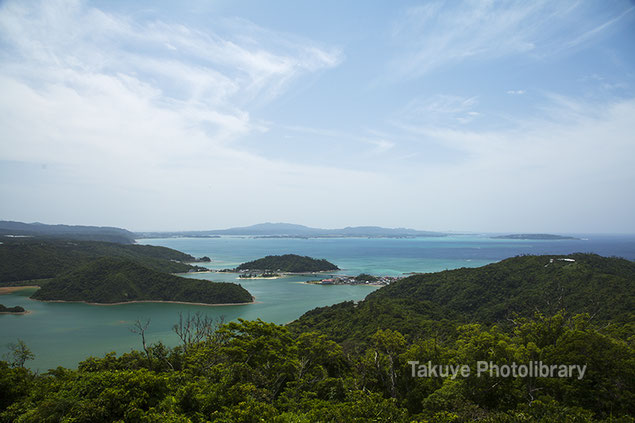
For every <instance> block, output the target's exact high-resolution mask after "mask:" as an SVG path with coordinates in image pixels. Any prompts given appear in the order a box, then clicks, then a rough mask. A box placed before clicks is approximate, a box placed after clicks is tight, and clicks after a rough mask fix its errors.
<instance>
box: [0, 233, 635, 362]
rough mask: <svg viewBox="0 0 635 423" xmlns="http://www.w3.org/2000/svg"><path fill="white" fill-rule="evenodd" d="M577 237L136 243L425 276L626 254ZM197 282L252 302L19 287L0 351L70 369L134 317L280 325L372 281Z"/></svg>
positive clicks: (125, 332) (355, 296) (107, 344)
mask: <svg viewBox="0 0 635 423" xmlns="http://www.w3.org/2000/svg"><path fill="white" fill-rule="evenodd" d="M581 237H582V238H585V239H584V240H562V241H522V240H493V239H489V238H486V237H479V236H453V237H446V238H416V239H364V238H340V239H253V238H240V237H223V238H211V239H204V238H169V239H144V240H140V241H139V242H140V243H144V244H151V245H162V246H166V247H170V248H175V249H177V250H180V251H184V252H186V253H189V254H192V255H194V256H203V255H207V256H209V257H211V258H212V260H213V261H212V263H209V264H208V265H207V267H209V268H210V269H222V268H229V267H235V266H236V265H237V264H239V263H242V262H244V261H248V260H253V259H256V258H259V257H262V256H265V255H268V254H284V253H295V254H302V255H309V256H313V257H318V258H326V259H328V260H329V261H332V262H333V263H335V264H337V265H338V266H339V267H340V268H341V269H343V270H342V271H340V272H339V273H340V274H358V273H362V272H366V273H372V274H376V275H392V276H397V275H400V274H403V273H405V272H434V271H439V270H444V269H454V268H458V267H476V266H482V265H484V264H487V263H491V262H495V261H499V260H501V259H504V258H507V257H511V256H515V255H518V254H566V253H572V252H595V253H598V254H601V255H605V256H612V255H615V256H620V257H625V258H628V259H631V260H635V236H598V235H582V236H581ZM189 277H195V278H200V279H208V280H216V281H232V282H239V283H241V284H242V285H243V286H244V287H245V288H246V289H247V290H248V291H249V292H251V293H252V295H254V296H256V298H257V301H258V302H257V303H256V304H251V305H244V306H223V307H205V306H193V305H182V304H149V303H145V304H126V305H118V306H90V305H85V304H63V303H41V302H38V301H33V300H30V299H29V298H28V296H29V295H31V293H32V292H33V290H29V289H25V290H22V291H19V292H14V293H12V294H8V295H2V296H0V303H2V304H5V305H7V306H14V305H21V306H23V307H25V308H26V309H28V310H30V311H31V314H28V315H24V316H16V315H0V351H1V354H4V352H5V351H6V348H5V346H6V344H8V343H9V342H15V341H16V340H17V339H18V338H20V339H23V340H24V341H25V342H26V343H27V344H28V345H29V347H30V348H31V349H32V350H33V352H34V353H35V354H36V359H35V360H34V361H33V362H31V367H33V368H34V369H39V370H46V369H48V368H53V367H56V366H58V365H62V366H66V367H74V366H76V365H77V362H78V361H80V360H81V359H83V358H85V357H87V356H89V355H98V356H99V355H103V354H104V353H106V352H109V351H116V352H118V353H122V352H126V351H129V350H130V349H132V348H140V342H139V339H138V337H137V336H136V335H134V334H132V333H131V332H130V330H129V329H130V327H131V326H132V324H133V323H134V321H135V320H137V319H141V320H145V319H148V318H149V319H150V320H151V323H150V327H149V330H148V333H149V338H150V341H151V342H152V341H156V340H159V339H160V340H162V341H164V342H166V343H167V344H170V345H175V344H176V341H177V340H176V337H175V336H174V335H173V333H172V332H171V327H172V325H173V324H174V323H175V322H176V321H177V320H178V314H179V312H183V313H187V312H196V311H203V312H205V313H207V314H209V315H210V316H221V315H223V316H225V318H226V320H232V319H236V318H238V317H241V318H244V319H257V318H261V319H263V320H266V321H271V322H276V323H287V322H289V321H292V320H294V319H296V318H298V317H299V316H301V315H302V314H303V313H304V312H306V311H308V310H311V309H313V308H315V307H320V306H325V305H330V304H334V303H337V302H341V301H347V300H360V299H363V298H364V297H365V296H366V295H367V294H368V293H370V292H371V291H373V290H374V289H376V288H374V287H369V286H319V285H307V284H302V283H301V282H302V281H304V280H308V279H311V278H310V277H300V276H294V277H289V278H283V279H268V280H239V279H238V278H237V275H235V274H226V273H203V274H196V275H189Z"/></svg>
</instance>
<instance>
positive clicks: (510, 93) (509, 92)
mask: <svg viewBox="0 0 635 423" xmlns="http://www.w3.org/2000/svg"><path fill="white" fill-rule="evenodd" d="M506 92H507V94H509V95H523V94H525V90H507V91H506Z"/></svg>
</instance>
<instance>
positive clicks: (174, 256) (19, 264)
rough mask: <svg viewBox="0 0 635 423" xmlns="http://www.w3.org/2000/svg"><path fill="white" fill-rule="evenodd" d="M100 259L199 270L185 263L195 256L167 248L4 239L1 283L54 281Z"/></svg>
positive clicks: (171, 270) (159, 268)
mask: <svg viewBox="0 0 635 423" xmlns="http://www.w3.org/2000/svg"><path fill="white" fill-rule="evenodd" d="M102 257H114V258H121V259H127V260H132V261H135V262H137V263H140V264H142V265H143V266H145V267H149V268H151V269H153V270H156V271H160V272H168V273H182V272H188V271H190V270H197V269H199V268H198V267H196V266H192V265H189V264H186V263H189V262H194V261H195V260H196V259H195V258H194V257H192V256H191V255H189V254H185V253H182V252H180V251H176V250H173V249H170V248H166V247H156V246H152V245H122V244H116V243H111V242H97V241H77V240H52V239H49V240H40V239H29V238H21V239H9V240H6V239H5V240H4V241H2V244H0V283H2V282H12V281H24V280H34V279H46V278H53V277H55V276H58V275H60V274H62V273H64V272H68V271H70V270H72V269H76V268H78V267H81V266H83V265H85V264H87V263H89V262H91V261H93V260H95V259H98V258H102ZM200 270H205V269H203V268H200Z"/></svg>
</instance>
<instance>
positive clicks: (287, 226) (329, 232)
mask: <svg viewBox="0 0 635 423" xmlns="http://www.w3.org/2000/svg"><path fill="white" fill-rule="evenodd" d="M137 235H139V236H140V237H144V238H150V237H155V236H177V237H178V236H193V237H204V236H218V235H245V236H266V237H312V238H318V237H378V238H381V237H412V236H434V237H437V236H446V234H444V233H441V232H430V231H418V230H415V229H408V228H382V227H379V226H347V227H346V228H342V229H322V228H311V227H309V226H304V225H296V224H292V223H270V222H267V223H259V224H257V225H251V226H242V227H236V228H229V229H217V230H209V231H183V232H144V233H140V234H137Z"/></svg>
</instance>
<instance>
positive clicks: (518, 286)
mask: <svg viewBox="0 0 635 423" xmlns="http://www.w3.org/2000/svg"><path fill="white" fill-rule="evenodd" d="M562 258H567V259H572V260H575V261H574V262H569V261H563V260H560V259H562ZM634 283H635V263H633V262H631V261H628V260H624V259H619V258H605V257H600V256H597V255H594V254H572V255H569V256H521V257H515V258H511V259H507V260H503V261H501V262H499V263H494V264H490V265H487V266H483V267H480V268H475V269H472V268H463V269H456V270H449V271H444V272H438V273H429V274H421V275H415V276H411V277H408V278H404V279H401V280H399V281H397V282H395V283H392V284H390V285H388V286H385V287H382V288H381V289H378V290H377V291H375V292H373V293H371V294H370V295H368V296H367V297H366V299H365V300H364V301H362V302H360V303H359V304H353V303H352V302H348V303H341V304H336V305H334V306H331V307H322V308H318V309H315V310H311V311H309V312H307V313H306V314H305V315H304V316H302V317H301V318H300V319H298V320H297V321H296V322H294V323H292V325H291V327H292V329H293V330H296V331H303V330H317V331H320V332H322V333H325V334H327V335H328V336H329V337H331V338H333V339H335V340H336V341H340V342H344V341H346V340H348V341H351V340H352V341H354V342H355V343H362V344H367V342H368V339H369V337H370V336H371V335H372V334H373V333H374V332H375V331H377V330H378V329H387V328H390V329H395V330H399V331H400V332H401V333H403V334H405V335H408V336H409V337H410V338H411V339H414V338H417V337H422V336H433V335H434V334H435V333H444V334H447V335H448V336H451V335H452V330H451V329H450V328H449V327H448V326H452V325H448V324H447V323H448V320H449V321H461V322H470V321H478V322H483V323H488V324H491V323H495V322H509V320H508V319H513V318H514V316H519V315H520V316H525V317H530V316H532V315H533V314H534V313H535V312H536V311H540V312H542V313H544V314H554V313H557V312H558V311H559V310H560V309H566V310H567V311H569V312H570V313H574V314H575V313H589V314H590V315H591V316H593V320H594V321H599V322H604V323H609V322H613V323H619V324H621V325H623V324H628V323H629V322H633V321H635V312H634V310H635V289H634V288H635V286H634ZM622 327H623V326H622ZM625 335H626V334H625Z"/></svg>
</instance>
